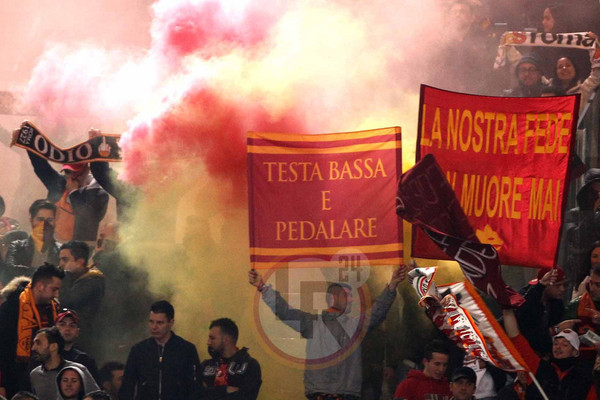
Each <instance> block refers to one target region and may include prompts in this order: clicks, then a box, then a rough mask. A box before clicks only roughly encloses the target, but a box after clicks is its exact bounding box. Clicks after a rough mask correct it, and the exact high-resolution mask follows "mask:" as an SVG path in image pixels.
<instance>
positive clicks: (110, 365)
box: [98, 361, 125, 400]
mask: <svg viewBox="0 0 600 400" xmlns="http://www.w3.org/2000/svg"><path fill="white" fill-rule="evenodd" d="M124 370H125V365H124V364H123V363H120V362H118V361H108V362H106V363H105V364H104V365H103V366H102V368H100V371H99V372H98V374H99V376H100V382H99V383H100V386H101V387H102V389H103V390H104V391H105V392H106V393H108V394H109V395H110V400H118V398H119V390H120V389H121V385H122V384H123V373H124Z"/></svg>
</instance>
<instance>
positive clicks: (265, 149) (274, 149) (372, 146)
mask: <svg viewBox="0 0 600 400" xmlns="http://www.w3.org/2000/svg"><path fill="white" fill-rule="evenodd" d="M401 148H402V141H400V140H396V141H393V142H384V143H367V144H355V145H352V146H342V147H330V148H296V147H280V146H248V153H254V154H338V153H359V152H364V151H377V150H394V149H401Z"/></svg>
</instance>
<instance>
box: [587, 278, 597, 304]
mask: <svg viewBox="0 0 600 400" xmlns="http://www.w3.org/2000/svg"><path fill="white" fill-rule="evenodd" d="M587 290H588V292H589V293H590V296H591V297H592V300H594V301H598V300H600V275H598V274H591V275H590V281H589V282H588V285H587Z"/></svg>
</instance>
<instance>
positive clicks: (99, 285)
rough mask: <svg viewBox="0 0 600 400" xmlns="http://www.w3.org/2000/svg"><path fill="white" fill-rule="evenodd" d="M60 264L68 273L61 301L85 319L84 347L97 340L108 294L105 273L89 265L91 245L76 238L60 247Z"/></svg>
mask: <svg viewBox="0 0 600 400" xmlns="http://www.w3.org/2000/svg"><path fill="white" fill-rule="evenodd" d="M59 256H60V257H59V259H60V264H59V265H60V266H61V267H62V268H63V269H64V270H65V272H66V273H67V276H66V279H65V282H64V285H63V289H62V290H61V292H60V303H61V305H62V306H63V307H66V308H69V309H72V310H75V311H76V312H77V314H78V316H79V317H80V318H81V325H80V327H81V337H80V339H79V341H80V344H81V346H82V347H83V348H84V349H86V350H87V349H89V348H90V347H91V344H92V342H93V333H94V331H93V325H94V320H95V318H96V315H97V314H98V311H99V310H100V305H101V302H102V298H103V297H104V274H102V272H101V271H100V270H99V269H98V268H96V267H90V266H88V261H89V257H90V248H89V246H88V245H87V244H86V243H85V242H82V241H79V240H72V241H70V242H67V243H65V244H63V245H62V246H61V248H60V255H59Z"/></svg>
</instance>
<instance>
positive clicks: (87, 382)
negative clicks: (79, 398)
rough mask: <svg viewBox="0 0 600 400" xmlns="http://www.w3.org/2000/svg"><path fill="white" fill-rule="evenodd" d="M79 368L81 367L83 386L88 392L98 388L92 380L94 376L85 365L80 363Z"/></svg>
mask: <svg viewBox="0 0 600 400" xmlns="http://www.w3.org/2000/svg"><path fill="white" fill-rule="evenodd" d="M80 368H81V372H83V380H84V383H83V387H84V388H85V389H86V390H87V391H88V392H91V391H94V390H100V387H99V386H98V384H97V383H96V381H95V380H94V377H93V376H92V374H91V373H90V371H89V370H88V369H87V367H86V366H85V365H82V366H81V367H80Z"/></svg>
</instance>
